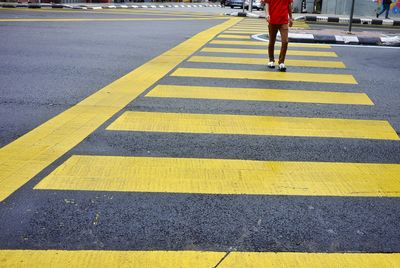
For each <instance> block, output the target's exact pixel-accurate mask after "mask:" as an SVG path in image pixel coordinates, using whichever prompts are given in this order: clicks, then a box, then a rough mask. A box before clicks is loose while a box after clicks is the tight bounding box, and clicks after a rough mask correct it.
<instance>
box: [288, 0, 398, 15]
mask: <svg viewBox="0 0 400 268" xmlns="http://www.w3.org/2000/svg"><path fill="white" fill-rule="evenodd" d="M352 1H353V0H294V2H293V7H294V11H295V12H299V13H322V14H336V15H349V14H350V9H351V4H352ZM354 1H355V4H354V14H355V15H358V16H375V14H376V11H377V10H379V9H380V8H381V6H382V0H354ZM389 16H391V17H395V18H398V17H400V0H392V5H391V7H390V15H389Z"/></svg>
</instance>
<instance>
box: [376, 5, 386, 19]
mask: <svg viewBox="0 0 400 268" xmlns="http://www.w3.org/2000/svg"><path fill="white" fill-rule="evenodd" d="M385 11H386V5H383V4H382V10H381V12H378V13H376V17H377V18H379V16H380V15H382V14H383V12H385Z"/></svg>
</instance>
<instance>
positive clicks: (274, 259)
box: [218, 252, 400, 268]
mask: <svg viewBox="0 0 400 268" xmlns="http://www.w3.org/2000/svg"><path fill="white" fill-rule="evenodd" d="M399 263H400V254H399V253H301V252H296V253H294V252H279V253H274V252H232V253H231V254H229V255H228V257H227V258H225V259H224V261H223V262H222V263H221V264H220V265H219V266H218V267H220V268H227V267H246V268H255V267H278V268H284V267H285V268H287V267H296V268H311V267H312V268H345V267H347V268H349V267H351V268H376V267H379V268H396V267H399Z"/></svg>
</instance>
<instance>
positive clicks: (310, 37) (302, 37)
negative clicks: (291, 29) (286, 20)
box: [278, 33, 314, 40]
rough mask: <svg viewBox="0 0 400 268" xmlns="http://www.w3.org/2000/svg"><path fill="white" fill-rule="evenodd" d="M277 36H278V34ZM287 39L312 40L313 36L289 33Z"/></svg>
mask: <svg viewBox="0 0 400 268" xmlns="http://www.w3.org/2000/svg"><path fill="white" fill-rule="evenodd" d="M278 36H280V35H279V34H278ZM289 38H301V39H309V40H314V35H313V34H296V33H289Z"/></svg>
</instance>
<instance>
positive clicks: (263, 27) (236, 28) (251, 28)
mask: <svg viewBox="0 0 400 268" xmlns="http://www.w3.org/2000/svg"><path fill="white" fill-rule="evenodd" d="M266 29H267V26H266V25H264V26H234V27H231V28H229V29H228V30H266Z"/></svg>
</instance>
